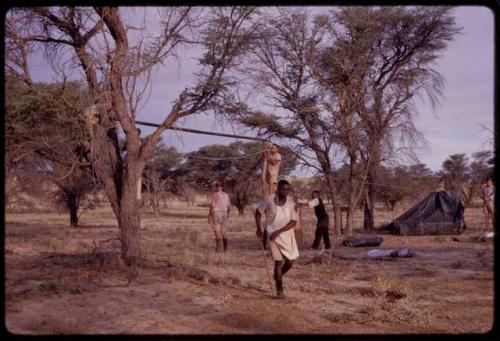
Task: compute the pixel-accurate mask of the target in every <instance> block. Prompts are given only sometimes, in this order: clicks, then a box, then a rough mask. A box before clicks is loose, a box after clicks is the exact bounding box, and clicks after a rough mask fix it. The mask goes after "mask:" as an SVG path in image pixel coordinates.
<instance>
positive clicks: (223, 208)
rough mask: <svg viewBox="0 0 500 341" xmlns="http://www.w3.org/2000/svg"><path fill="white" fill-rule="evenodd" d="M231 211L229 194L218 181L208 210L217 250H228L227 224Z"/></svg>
mask: <svg viewBox="0 0 500 341" xmlns="http://www.w3.org/2000/svg"><path fill="white" fill-rule="evenodd" d="M230 211H231V201H230V199H229V195H227V193H226V192H224V189H223V187H222V185H221V184H219V183H216V184H215V186H214V193H213V194H212V200H211V202H210V211H209V212H208V223H209V224H212V226H213V228H214V233H215V252H222V247H221V246H222V245H223V246H224V252H226V251H227V236H226V235H225V233H226V231H225V230H226V224H227V220H228V217H229V212H230Z"/></svg>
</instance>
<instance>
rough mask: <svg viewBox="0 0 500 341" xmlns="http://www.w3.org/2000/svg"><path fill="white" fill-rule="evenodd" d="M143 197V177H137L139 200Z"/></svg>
mask: <svg viewBox="0 0 500 341" xmlns="http://www.w3.org/2000/svg"><path fill="white" fill-rule="evenodd" d="M141 199H142V177H139V179H137V200H141Z"/></svg>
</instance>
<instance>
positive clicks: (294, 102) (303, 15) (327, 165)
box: [240, 8, 340, 234]
mask: <svg viewBox="0 0 500 341" xmlns="http://www.w3.org/2000/svg"><path fill="white" fill-rule="evenodd" d="M321 35H322V31H321V24H320V23H311V16H310V15H309V14H308V13H307V11H305V10H290V9H282V8H279V9H276V13H273V14H270V15H269V16H268V17H266V18H265V20H264V21H263V23H262V25H261V27H260V31H259V39H257V40H256V42H255V45H254V47H253V49H252V53H251V54H250V55H249V58H248V61H247V63H246V65H245V70H244V73H245V76H250V78H251V80H252V83H253V85H254V86H255V88H256V89H257V90H259V91H260V95H262V96H263V98H264V101H265V104H266V105H267V106H269V107H271V110H273V111H274V113H270V112H263V111H258V112H257V111H251V110H247V111H246V112H245V113H244V114H243V115H242V116H241V117H240V122H241V123H243V124H244V125H246V126H249V127H252V128H254V129H256V130H258V131H259V133H260V134H265V135H267V136H270V137H275V138H279V139H283V140H285V141H288V142H292V143H294V147H293V151H294V153H295V155H296V156H297V158H298V161H299V163H300V164H302V165H304V166H306V167H308V168H313V169H315V170H316V171H317V172H318V173H319V174H321V175H322V177H323V178H324V180H325V184H326V186H327V188H328V193H329V196H330V198H331V199H332V207H333V211H334V226H335V231H336V233H337V234H340V206H339V202H338V194H337V192H338V191H337V188H336V184H335V181H334V175H333V164H334V160H333V159H334V156H335V155H336V152H337V151H336V146H335V145H333V144H332V135H331V130H330V129H329V128H330V126H329V124H328V121H329V117H325V115H324V113H323V112H321V110H320V109H319V108H318V105H317V94H316V92H315V89H314V84H313V82H312V78H311V74H310V70H309V65H310V64H311V62H312V59H314V58H315V57H316V49H317V46H318V44H319V42H320V41H321Z"/></svg>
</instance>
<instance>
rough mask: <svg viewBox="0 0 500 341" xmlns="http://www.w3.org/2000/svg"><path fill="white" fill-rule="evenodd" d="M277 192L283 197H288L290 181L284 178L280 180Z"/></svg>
mask: <svg viewBox="0 0 500 341" xmlns="http://www.w3.org/2000/svg"><path fill="white" fill-rule="evenodd" d="M276 192H277V193H278V196H279V197H281V198H283V197H287V196H288V193H290V183H289V182H288V181H286V180H283V179H282V180H280V181H278V189H277V190H276Z"/></svg>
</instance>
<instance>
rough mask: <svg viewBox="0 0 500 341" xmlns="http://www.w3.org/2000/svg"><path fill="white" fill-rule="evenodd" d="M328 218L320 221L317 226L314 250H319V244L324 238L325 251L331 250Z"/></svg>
mask: <svg viewBox="0 0 500 341" xmlns="http://www.w3.org/2000/svg"><path fill="white" fill-rule="evenodd" d="M328 223H329V221H328V216H326V218H323V219H318V224H317V225H316V232H315V236H314V242H313V245H312V247H313V249H317V248H318V247H319V243H320V242H321V238H323V242H324V243H325V249H329V248H330V247H331V245H330V236H329V234H328Z"/></svg>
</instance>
